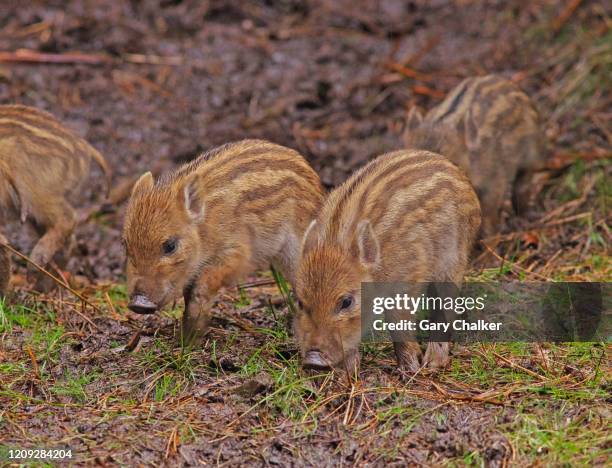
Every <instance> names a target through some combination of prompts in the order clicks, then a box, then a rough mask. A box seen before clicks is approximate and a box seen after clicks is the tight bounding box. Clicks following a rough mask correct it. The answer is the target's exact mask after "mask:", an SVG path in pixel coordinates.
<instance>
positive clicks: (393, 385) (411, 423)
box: [0, 0, 612, 466]
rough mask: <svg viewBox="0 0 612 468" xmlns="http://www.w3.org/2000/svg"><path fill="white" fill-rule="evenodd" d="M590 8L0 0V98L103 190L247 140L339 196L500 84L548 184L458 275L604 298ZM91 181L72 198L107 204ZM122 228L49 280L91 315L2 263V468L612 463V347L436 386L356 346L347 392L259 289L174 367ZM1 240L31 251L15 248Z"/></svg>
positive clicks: (596, 55) (238, 292) (92, 242)
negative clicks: (486, 85) (464, 103)
mask: <svg viewBox="0 0 612 468" xmlns="http://www.w3.org/2000/svg"><path fill="white" fill-rule="evenodd" d="M605 5H606V2H603V1H602V2H598V1H584V2H581V1H570V2H562V1H556V0H547V1H543V2H520V1H515V2H474V1H468V0H455V1H427V2H426V1H414V2H405V1H400V0H380V1H366V0H363V1H358V0H351V1H348V0H311V1H306V0H284V1H279V2H271V1H262V2H240V1H238V0H235V1H231V0H224V1H219V0H211V1H207V2H198V1H195V0H193V1H192V0H183V1H181V0H174V1H173V0H158V1H152V0H151V1H143V2H105V1H102V0H74V1H71V2H32V3H31V4H26V5H23V4H16V3H15V2H3V4H2V5H0V51H2V52H0V103H23V104H28V105H35V106H38V107H41V108H43V109H46V110H48V111H50V112H52V113H53V114H55V115H56V116H57V117H58V118H60V119H61V120H62V121H63V122H65V123H66V124H67V125H68V126H70V127H71V128H73V129H74V130H75V131H76V132H77V133H79V134H80V135H82V136H84V137H86V138H87V139H88V141H90V142H91V143H92V144H93V145H94V146H96V148H98V149H99V150H100V151H101V152H102V153H103V154H104V155H105V156H106V157H107V159H108V160H109V162H110V163H111V165H112V167H113V169H114V172H115V180H116V181H119V180H121V178H122V177H125V176H132V175H134V174H139V173H142V172H144V171H145V170H148V169H150V168H153V167H156V168H162V169H169V168H172V167H174V166H176V165H177V164H180V163H182V162H185V161H188V160H190V159H192V158H193V157H195V156H197V155H198V154H199V153H200V152H201V151H203V150H206V149H208V148H211V147H213V146H216V145H218V144H221V143H225V142H228V141H232V140H237V139H242V138H247V137H257V138H266V139H270V140H272V141H275V142H278V143H280V144H284V145H287V146H290V147H293V148H296V149H298V150H299V151H301V152H302V153H303V154H304V155H305V156H306V157H307V158H308V160H309V161H310V162H311V163H312V164H313V166H314V167H315V169H316V170H317V171H318V172H319V174H320V175H321V178H322V180H323V182H324V184H325V185H326V186H327V187H329V188H331V187H333V186H335V185H337V184H339V183H340V182H342V181H343V180H344V179H345V178H346V177H347V176H348V174H350V173H351V171H353V170H354V169H355V168H357V167H359V166H361V165H363V164H364V163H365V162H367V161H368V160H369V159H370V158H372V157H374V156H375V155H378V154H382V153H383V152H385V151H388V150H391V149H394V148H398V147H400V146H401V133H402V128H403V123H404V121H405V118H406V114H407V111H408V110H409V109H410V108H411V107H412V106H414V105H418V106H421V107H423V108H431V107H432V106H434V105H436V104H437V103H439V102H440V100H441V99H442V98H443V97H444V96H445V94H446V93H447V92H448V91H449V90H450V89H451V88H452V87H453V86H455V85H456V84H457V83H458V82H459V81H460V80H461V79H463V78H464V77H467V76H472V75H482V74H486V73H493V72H495V73H500V74H502V75H503V76H505V77H507V78H510V79H512V80H513V81H515V82H516V83H517V84H518V85H519V86H520V87H521V88H523V89H524V90H525V91H526V92H527V93H528V94H529V95H530V96H531V97H532V98H533V100H534V102H535V104H536V106H537V107H538V109H539V111H540V114H541V116H542V122H543V125H544V128H545V131H546V135H547V137H548V139H549V142H550V145H549V151H550V155H549V156H550V157H549V170H547V171H546V174H545V175H546V177H545V178H541V179H540V180H539V182H538V183H539V184H541V185H542V191H541V193H540V195H539V196H538V200H537V206H536V209H535V213H534V216H533V219H531V218H530V219H529V220H527V219H520V218H516V217H512V216H506V218H505V219H504V225H503V226H500V229H501V231H502V236H501V238H500V239H498V242H497V243H496V245H493V244H491V245H492V246H493V247H492V248H491V249H487V248H484V249H481V252H482V253H481V254H479V255H478V256H477V258H475V259H474V262H473V264H472V268H471V271H470V273H469V278H468V279H472V280H488V281H515V280H521V281H548V280H562V281H599V282H609V281H610V279H611V277H612V262H611V260H610V255H609V243H610V240H611V234H610V212H609V207H610V201H611V198H612V184H611V183H610V180H611V179H610V175H611V172H612V165H611V164H610V161H611V153H610V143H611V138H612V135H611V132H610V125H609V122H610V120H611V117H612V96H611V93H610V89H611V88H612V83H611V76H612V73H611V71H612V33H611V32H610V13H611V11H610V10H609V9H606V6H605ZM95 176H96V177H93V178H92V180H91V183H89V184H87V185H86V188H85V189H84V190H83V191H82V192H81V193H79V194H78V196H77V199H76V201H77V202H78V203H79V204H80V205H81V206H94V205H95V204H96V203H98V202H99V201H100V199H101V195H100V194H101V193H103V183H102V178H101V177H99V174H98V173H95ZM122 216H123V213H122V207H119V208H118V209H117V210H116V211H115V212H113V213H106V214H103V215H100V216H97V217H96V218H95V219H93V220H92V221H91V222H88V223H86V224H83V225H81V226H79V228H78V230H77V241H78V243H77V248H76V252H75V253H74V256H73V257H72V258H71V259H70V261H69V262H68V265H67V266H66V268H65V269H64V270H65V271H64V272H62V273H63V274H64V275H65V276H66V277H67V278H68V279H69V281H70V283H71V284H72V285H73V287H74V288H76V289H77V290H78V292H79V294H80V295H82V296H83V297H85V298H87V302H88V303H85V302H83V301H82V300H81V299H79V298H77V297H76V296H74V295H72V294H71V293H70V292H68V291H67V290H65V289H64V288H60V289H59V290H57V291H55V292H53V293H50V294H39V293H36V292H34V291H33V290H32V288H31V287H30V285H28V284H27V281H26V280H25V276H24V275H23V267H24V266H25V265H24V264H23V263H20V262H19V260H18V259H15V263H16V264H17V265H16V271H15V272H14V273H15V274H14V275H13V279H12V281H13V285H14V287H15V292H14V294H13V296H12V297H11V298H9V299H7V301H6V302H3V303H0V465H2V464H4V463H12V462H15V463H18V462H19V461H17V460H9V459H8V454H9V449H16V448H41V449H42V448H44V449H52V448H70V449H71V450H72V458H71V460H70V461H71V462H72V463H78V464H87V465H93V464H99V465H102V466H106V465H115V464H121V465H137V464H148V465H155V466H158V465H160V464H161V465H164V464H165V465H168V466H170V465H172V466H174V465H176V464H177V463H182V464H189V465H191V464H198V463H204V462H205V463H207V464H217V465H232V466H235V465H238V464H245V463H254V464H258V465H273V464H280V465H298V466H301V465H319V466H321V465H330V464H331V465H353V464H356V465H357V464H358V465H362V464H368V465H376V466H379V465H380V466H386V465H388V464H397V465H402V466H404V465H406V464H408V465H417V464H419V465H420V464H423V465H431V466H434V465H435V466H438V465H441V464H442V465H444V464H446V465H453V466H454V465H462V466H463V465H478V466H481V465H487V466H507V465H510V464H512V465H514V464H523V465H529V466H551V465H556V466H559V465H565V466H579V465H602V466H603V465H606V464H609V460H610V457H611V452H612V434H611V431H610V427H611V421H612V406H611V393H610V390H611V381H610V379H611V361H610V351H611V347H610V345H609V343H568V344H551V343H541V344H537V343H506V344H494V343H482V344H472V345H467V346H456V347H455V348H454V350H453V354H454V356H453V360H452V362H451V364H450V366H449V367H448V368H447V369H445V370H442V371H440V372H438V373H435V374H432V373H428V372H425V371H422V372H419V373H417V375H414V376H406V375H402V374H401V373H400V372H398V370H397V369H396V367H395V362H394V359H393V355H392V351H391V346H390V345H385V344H379V345H367V346H364V349H363V353H364V357H363V361H362V367H361V370H360V373H359V375H358V376H357V378H348V377H347V376H346V375H345V374H344V373H342V372H331V373H312V372H309V371H304V370H302V369H301V368H300V365H299V359H298V357H297V355H296V346H295V343H294V342H293V340H292V338H291V336H290V333H289V332H288V331H287V319H286V315H287V305H286V302H285V301H284V300H283V295H282V294H281V292H280V290H279V288H278V287H277V286H276V285H275V284H274V282H273V281H272V277H271V276H270V274H269V273H268V272H261V273H260V274H258V275H256V276H254V277H253V278H249V280H248V281H249V282H248V283H244V284H243V286H242V287H237V288H233V289H227V290H225V291H223V293H222V294H220V295H219V297H218V301H217V303H216V306H215V319H214V320H213V324H212V328H211V330H210V332H209V333H208V335H207V336H206V340H205V343H204V345H203V346H202V347H201V348H198V349H189V350H186V349H181V348H180V347H177V346H176V341H177V340H176V335H177V323H178V318H179V317H180V314H181V306H180V304H179V305H178V306H177V307H175V308H173V309H170V310H166V311H164V312H163V313H161V314H159V315H156V316H148V317H142V316H137V315H135V314H132V313H131V312H129V311H128V310H127V308H126V302H127V301H126V291H125V277H124V254H123V252H122V247H121V243H120V242H119V237H120V230H121V224H122ZM5 228H6V231H7V232H8V237H9V239H10V240H11V242H12V244H13V245H14V246H15V247H16V248H18V249H19V250H21V251H23V252H29V249H30V248H31V246H32V242H33V237H32V233H31V232H28V231H27V229H25V228H24V227H23V226H21V225H19V224H18V223H14V224H12V225H10V226H6V227H5ZM485 242H487V241H485ZM265 280H269V281H265ZM65 462H66V460H64V463H65Z"/></svg>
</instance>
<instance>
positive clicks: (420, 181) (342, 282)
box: [294, 150, 480, 371]
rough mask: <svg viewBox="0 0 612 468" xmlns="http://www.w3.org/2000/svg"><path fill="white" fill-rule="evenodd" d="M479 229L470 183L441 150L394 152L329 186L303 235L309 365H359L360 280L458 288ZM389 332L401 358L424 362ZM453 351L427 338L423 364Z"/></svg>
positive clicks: (414, 347)
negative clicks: (441, 285)
mask: <svg viewBox="0 0 612 468" xmlns="http://www.w3.org/2000/svg"><path fill="white" fill-rule="evenodd" d="M479 227H480V206H479V204H478V198H477V197H476V194H475V193H474V190H473V188H472V186H471V184H470V183H469V181H468V180H467V178H466V177H465V175H464V174H463V173H462V172H461V171H460V170H459V169H458V168H457V167H456V166H455V165H454V164H452V163H451V162H450V161H449V160H448V159H446V158H445V157H443V156H441V155H438V154H434V153H430V152H428V151H418V150H402V151H396V152H393V153H388V154H385V155H383V156H380V157H378V158H377V159H375V160H373V161H372V162H370V163H369V164H367V165H366V166H364V167H363V168H362V169H360V170H359V171H357V172H356V173H355V174H353V175H352V176H351V177H350V178H349V179H348V180H347V181H346V182H344V183H343V184H342V185H341V186H339V187H338V188H337V189H335V190H334V191H333V192H331V194H330V195H329V197H328V198H327V200H326V201H325V203H324V205H323V208H322V209H321V213H320V214H319V216H318V217H317V219H316V220H315V221H313V222H312V224H311V225H310V226H309V228H308V230H307V231H306V234H305V235H304V241H303V244H302V248H301V259H300V265H299V268H298V274H297V280H296V295H297V298H298V306H299V307H298V313H297V314H296V318H295V322H294V330H295V336H296V340H297V342H298V346H299V349H300V353H301V356H302V359H303V364H304V365H305V366H306V367H312V368H328V367H341V368H342V367H346V368H347V369H349V370H351V369H353V368H356V367H357V366H358V364H359V352H358V346H359V343H360V341H361V336H362V335H361V325H362V323H361V314H360V306H361V283H362V282H366V281H376V282H410V283H415V284H417V283H418V285H419V286H420V285H422V284H425V283H428V282H449V283H454V284H455V285H459V284H461V281H462V279H463V275H464V272H465V270H466V266H467V264H468V257H469V254H470V251H471V248H472V245H473V242H474V240H475V237H476V234H477V232H478V229H479ZM421 292H424V291H418V292H416V293H415V294H416V295H419V294H421ZM391 338H392V339H393V341H394V347H395V353H396V356H397V360H398V364H399V365H400V366H401V367H403V368H406V369H409V370H412V371H415V370H416V369H418V368H419V366H420V365H421V363H420V358H421V350H420V346H419V344H418V343H417V342H416V341H411V340H405V339H403V338H402V339H400V337H399V335H393V334H392V335H391ZM448 350H449V345H448V343H429V345H428V347H427V352H426V354H425V362H426V364H428V365H429V366H431V367H441V366H444V365H446V363H447V361H448Z"/></svg>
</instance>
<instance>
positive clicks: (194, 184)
mask: <svg viewBox="0 0 612 468" xmlns="http://www.w3.org/2000/svg"><path fill="white" fill-rule="evenodd" d="M183 201H184V204H185V209H186V210H187V213H189V216H191V218H192V219H193V220H194V221H196V222H201V221H204V215H205V214H206V204H205V203H204V197H203V194H202V190H201V189H200V187H199V184H198V179H197V177H195V176H192V177H189V178H188V179H187V181H186V183H185V186H184V187H183Z"/></svg>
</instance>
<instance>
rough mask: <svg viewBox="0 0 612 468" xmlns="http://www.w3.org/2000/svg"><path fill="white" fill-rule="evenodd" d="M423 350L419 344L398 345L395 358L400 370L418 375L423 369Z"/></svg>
mask: <svg viewBox="0 0 612 468" xmlns="http://www.w3.org/2000/svg"><path fill="white" fill-rule="evenodd" d="M421 354H422V353H421V348H420V346H419V345H418V344H417V343H397V344H396V345H395V356H396V357H397V365H398V367H399V368H400V369H402V370H404V371H407V372H411V373H413V374H414V373H416V372H418V371H419V370H420V369H421V362H420V358H421Z"/></svg>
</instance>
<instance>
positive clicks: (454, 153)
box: [404, 75, 546, 237]
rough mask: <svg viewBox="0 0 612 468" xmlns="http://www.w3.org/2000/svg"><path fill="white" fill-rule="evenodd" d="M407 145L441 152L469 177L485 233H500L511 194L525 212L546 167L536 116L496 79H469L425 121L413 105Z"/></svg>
mask: <svg viewBox="0 0 612 468" xmlns="http://www.w3.org/2000/svg"><path fill="white" fill-rule="evenodd" d="M404 138H405V140H404V143H405V145H406V147H408V148H415V149H425V150H429V151H433V152H436V153H440V154H442V155H444V156H446V157H447V158H449V159H450V160H451V161H453V162H454V163H455V164H457V165H458V166H459V167H461V168H462V169H463V170H464V171H465V172H466V174H467V175H468V177H469V179H470V181H471V182H472V184H473V185H474V187H475V189H476V193H477V194H478V197H479V199H480V204H481V206H482V217H483V220H482V234H483V235H484V236H485V237H486V236H491V235H493V234H494V233H495V232H497V231H499V219H500V210H501V208H502V205H503V203H504V200H505V197H506V195H507V193H508V191H509V190H511V191H512V195H513V196H512V202H513V204H514V208H515V211H516V212H517V213H519V214H524V213H525V212H526V210H527V208H528V206H529V205H530V203H531V202H532V201H533V198H534V195H535V193H534V192H533V189H532V179H533V175H534V173H535V172H537V171H540V170H542V169H544V168H545V162H546V142H545V136H544V133H543V132H542V129H541V127H540V123H539V118H538V114H537V112H536V110H535V108H534V107H533V105H532V103H531V101H530V99H529V97H528V96H527V95H526V94H525V93H524V92H523V91H521V90H520V88H519V87H518V86H516V85H515V84H514V83H512V82H511V81H509V80H506V79H504V78H502V77H500V76H497V75H487V76H483V77H475V78H467V79H465V80H463V81H462V82H461V83H460V84H459V85H458V86H457V87H455V88H454V89H453V90H452V91H451V92H450V93H449V95H448V96H447V97H446V99H444V101H443V102H442V103H441V104H440V105H438V106H436V107H434V108H433V109H431V110H430V111H429V112H428V113H427V114H426V115H425V116H424V117H423V116H422V115H421V113H420V111H419V110H418V109H417V108H416V107H413V108H412V109H411V111H410V113H409V115H408V122H407V129H406V132H405V137H404Z"/></svg>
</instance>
